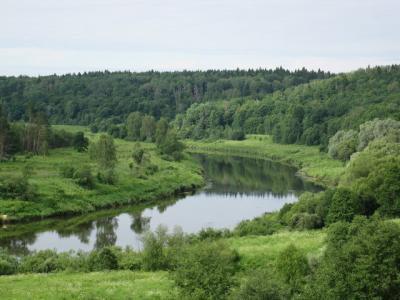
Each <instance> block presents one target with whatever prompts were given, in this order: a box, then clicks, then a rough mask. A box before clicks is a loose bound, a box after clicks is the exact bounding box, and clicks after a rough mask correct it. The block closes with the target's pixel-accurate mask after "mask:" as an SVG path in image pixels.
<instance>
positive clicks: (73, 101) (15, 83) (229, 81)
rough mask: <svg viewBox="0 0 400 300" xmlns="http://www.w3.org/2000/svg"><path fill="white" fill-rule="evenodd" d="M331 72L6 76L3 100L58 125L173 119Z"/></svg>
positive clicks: (10, 109)
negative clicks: (139, 117)
mask: <svg viewBox="0 0 400 300" xmlns="http://www.w3.org/2000/svg"><path fill="white" fill-rule="evenodd" d="M328 77H331V74H330V73H325V72H322V71H317V72H314V71H308V70H306V69H301V70H297V71H294V72H291V71H288V70H285V69H282V68H278V69H275V70H266V69H257V70H247V71H245V70H234V71H228V70H225V71H217V70H215V71H214V70H210V71H183V72H163V73H160V72H155V71H154V72H153V71H152V72H145V73H132V72H107V71H105V72H91V73H83V74H81V73H78V74H68V75H62V76H57V75H52V76H43V77H37V78H34V77H22V76H20V77H0V103H1V102H2V103H3V104H4V106H5V107H7V113H8V115H9V117H10V119H11V120H26V119H27V118H28V117H29V114H28V112H29V107H32V106H33V107H35V108H37V109H40V110H41V111H44V112H46V113H47V114H48V116H49V120H50V122H51V123H52V124H80V125H91V124H93V123H96V124H100V123H106V125H109V124H119V123H123V122H124V121H125V119H126V117H127V115H128V114H129V113H130V112H134V111H139V112H141V113H143V114H148V115H151V116H153V117H155V118H156V119H159V118H160V117H162V116H163V117H166V118H167V119H173V118H174V117H175V115H176V114H177V113H184V112H185V111H186V110H187V108H188V107H190V106H191V105H192V104H193V103H199V102H206V101H216V100H223V99H232V98H241V97H251V98H255V99H258V98H261V97H262V96H263V95H265V94H267V93H272V92H274V91H282V90H284V89H286V88H288V87H291V86H295V85H299V84H302V83H307V82H310V81H311V80H314V79H325V78H328Z"/></svg>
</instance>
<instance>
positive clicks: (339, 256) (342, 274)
mask: <svg viewBox="0 0 400 300" xmlns="http://www.w3.org/2000/svg"><path fill="white" fill-rule="evenodd" d="M399 262H400V226H399V225H398V224H396V223H394V222H391V221H382V220H379V219H376V218H370V219H367V218H365V217H359V216H358V217H356V218H354V220H353V222H352V223H345V222H339V223H336V224H334V225H332V226H330V228H329V231H328V236H327V246H326V250H325V252H324V255H323V257H322V260H321V263H320V265H319V267H318V268H317V271H316V273H315V276H313V277H312V280H311V281H310V283H309V285H308V287H307V288H306V290H305V293H304V295H303V296H302V299H399V298H400V284H399V278H400V264H399Z"/></svg>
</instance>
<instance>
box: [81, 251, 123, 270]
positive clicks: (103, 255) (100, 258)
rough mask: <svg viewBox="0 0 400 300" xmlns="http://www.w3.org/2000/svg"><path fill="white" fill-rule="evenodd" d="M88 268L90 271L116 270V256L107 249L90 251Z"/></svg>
mask: <svg viewBox="0 0 400 300" xmlns="http://www.w3.org/2000/svg"><path fill="white" fill-rule="evenodd" d="M88 266H89V270H90V271H103V270H117V269H118V259H117V255H116V254H115V253H114V252H113V251H112V249H111V248H109V247H104V248H102V249H101V250H97V251H92V252H91V253H90V255H89V258H88Z"/></svg>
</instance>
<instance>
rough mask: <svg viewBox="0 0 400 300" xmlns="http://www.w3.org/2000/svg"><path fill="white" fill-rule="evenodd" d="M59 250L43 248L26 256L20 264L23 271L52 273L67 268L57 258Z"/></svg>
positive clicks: (20, 269)
mask: <svg viewBox="0 0 400 300" xmlns="http://www.w3.org/2000/svg"><path fill="white" fill-rule="evenodd" d="M57 258H58V255H57V252H55V251H53V250H43V251H39V252H36V253H33V254H31V255H27V256H24V257H23V258H22V259H21V263H20V265H19V271H20V272H22V273H50V272H55V271H60V270H63V269H64V268H65V266H62V265H60V264H59V261H58V260H57Z"/></svg>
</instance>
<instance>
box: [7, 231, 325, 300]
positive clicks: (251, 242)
mask: <svg viewBox="0 0 400 300" xmlns="http://www.w3.org/2000/svg"><path fill="white" fill-rule="evenodd" d="M324 238H325V232H324V231H323V230H314V231H303V232H299V231H293V232H291V231H282V232H278V233H276V234H273V235H270V236H247V237H233V238H228V239H226V242H227V243H228V245H230V247H232V248H233V249H236V250H237V251H238V252H239V255H240V257H241V266H242V268H241V269H242V270H243V272H240V273H239V275H238V276H239V278H238V279H240V277H241V276H243V274H245V273H246V272H247V271H251V270H254V269H255V268H258V267H263V266H271V267H273V266H274V263H275V260H276V258H277V257H278V255H279V253H280V252H281V251H282V250H283V249H284V248H285V247H287V246H288V245H289V244H291V243H293V244H294V245H296V246H297V247H298V248H299V249H301V250H302V251H304V253H307V255H308V257H312V256H317V255H320V253H321V252H322V250H323V246H324ZM0 291H1V299H177V298H176V297H177V294H176V293H177V290H176V288H175V286H174V283H173V281H172V280H171V279H170V278H169V276H168V274H167V273H166V272H161V271H158V272H131V271H109V272H95V273H57V274H26V275H12V276H0Z"/></svg>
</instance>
